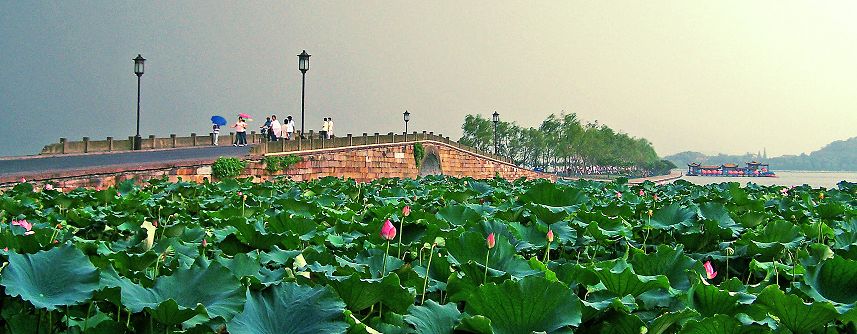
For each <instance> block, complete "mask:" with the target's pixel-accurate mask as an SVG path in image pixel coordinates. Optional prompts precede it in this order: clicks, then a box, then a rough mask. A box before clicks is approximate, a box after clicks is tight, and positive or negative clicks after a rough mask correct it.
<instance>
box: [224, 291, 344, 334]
mask: <svg viewBox="0 0 857 334" xmlns="http://www.w3.org/2000/svg"><path fill="white" fill-rule="evenodd" d="M344 310H345V303H344V302H342V300H341V299H339V297H337V296H336V293H335V292H333V290H332V289H331V288H329V287H317V288H313V287H307V286H300V285H297V284H295V283H282V284H280V285H274V286H271V287H268V288H267V289H264V290H262V291H250V290H247V299H246V302H245V303H244V311H242V312H241V313H240V314H238V315H236V316H235V317H234V318H232V321H230V322H229V323H228V324H227V325H226V329H227V330H228V331H229V333H231V334H280V333H291V334H316V333H343V332H345V330H346V328H348V324H347V323H346V322H345V321H344V315H343V311H344Z"/></svg>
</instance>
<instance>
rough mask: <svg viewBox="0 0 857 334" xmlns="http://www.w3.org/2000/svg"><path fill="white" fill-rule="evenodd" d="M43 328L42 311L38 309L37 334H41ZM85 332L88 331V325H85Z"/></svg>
mask: <svg viewBox="0 0 857 334" xmlns="http://www.w3.org/2000/svg"><path fill="white" fill-rule="evenodd" d="M87 317H88V316H87ZM39 327H42V310H41V309H38V308H37V309H36V334H39V331H40V329H41V328H39ZM83 330H84V331H86V323H84V324H83Z"/></svg>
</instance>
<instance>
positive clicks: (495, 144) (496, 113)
mask: <svg viewBox="0 0 857 334" xmlns="http://www.w3.org/2000/svg"><path fill="white" fill-rule="evenodd" d="M491 116H493V121H494V155H497V123H500V114H499V113H498V112H497V111H496V110H495V111H494V114H492V115H491Z"/></svg>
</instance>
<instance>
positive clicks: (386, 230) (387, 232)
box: [381, 219, 396, 240]
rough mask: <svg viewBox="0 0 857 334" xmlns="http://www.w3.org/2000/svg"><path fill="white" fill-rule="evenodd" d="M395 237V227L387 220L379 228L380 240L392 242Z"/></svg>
mask: <svg viewBox="0 0 857 334" xmlns="http://www.w3.org/2000/svg"><path fill="white" fill-rule="evenodd" d="M395 237H396V227H395V226H393V223H391V222H390V220H389V219H387V221H385V222H384V226H381V238H384V239H385V240H393V238H395Z"/></svg>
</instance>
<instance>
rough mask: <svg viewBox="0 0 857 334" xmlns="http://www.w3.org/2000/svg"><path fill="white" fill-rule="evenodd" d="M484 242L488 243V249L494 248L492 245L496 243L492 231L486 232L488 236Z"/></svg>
mask: <svg viewBox="0 0 857 334" xmlns="http://www.w3.org/2000/svg"><path fill="white" fill-rule="evenodd" d="M485 243H486V244H488V249H491V248H494V245H495V244H496V243H497V242H496V241H495V240H494V232H491V234H488V238H487V239H485Z"/></svg>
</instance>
